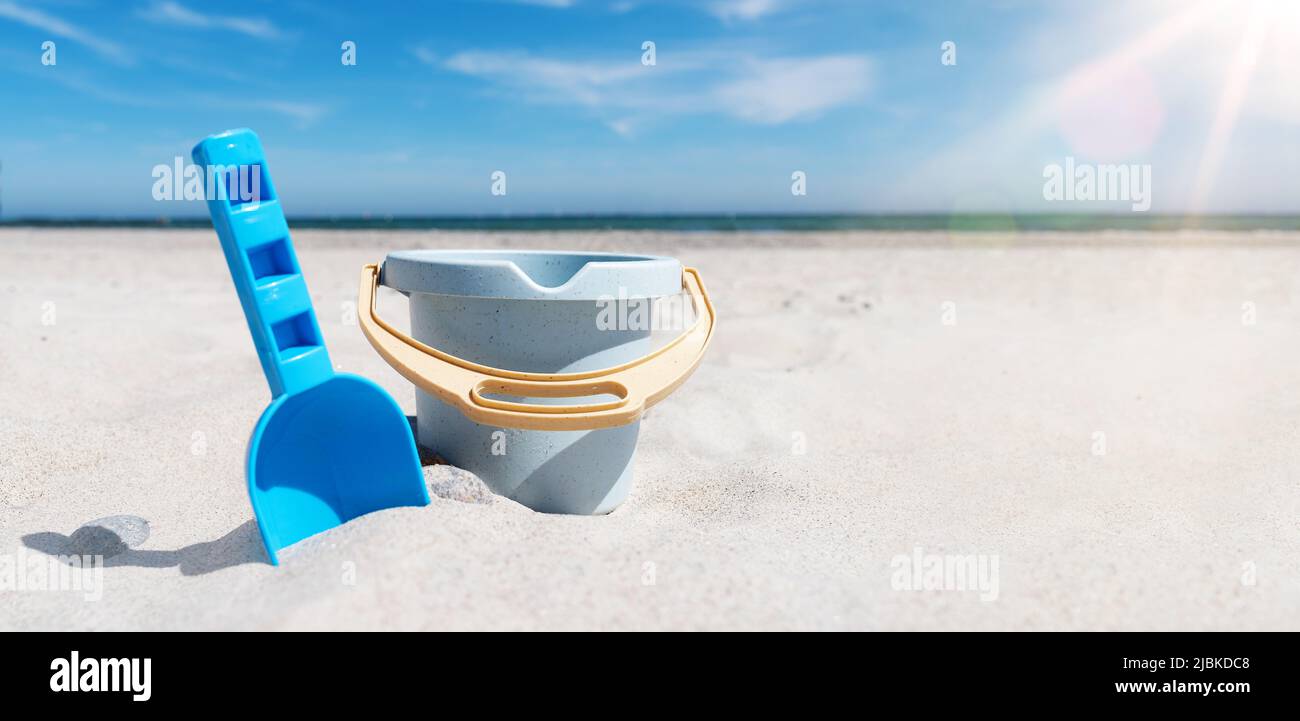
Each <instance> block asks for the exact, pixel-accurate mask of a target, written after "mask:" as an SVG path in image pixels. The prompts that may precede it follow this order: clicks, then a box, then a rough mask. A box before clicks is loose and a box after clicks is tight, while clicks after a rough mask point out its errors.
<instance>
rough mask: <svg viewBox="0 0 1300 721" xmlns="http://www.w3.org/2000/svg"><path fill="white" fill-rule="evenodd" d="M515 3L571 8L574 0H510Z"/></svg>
mask: <svg viewBox="0 0 1300 721" xmlns="http://www.w3.org/2000/svg"><path fill="white" fill-rule="evenodd" d="M510 2H512V3H514V4H516V5H538V6H540V7H544V8H571V7H573V6H574V5H575V4H576V3H575V2H574V0H510Z"/></svg>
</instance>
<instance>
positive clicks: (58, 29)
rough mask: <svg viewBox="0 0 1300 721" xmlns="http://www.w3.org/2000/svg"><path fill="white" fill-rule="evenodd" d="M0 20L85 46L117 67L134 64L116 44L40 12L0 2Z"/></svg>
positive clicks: (4, 1)
mask: <svg viewBox="0 0 1300 721" xmlns="http://www.w3.org/2000/svg"><path fill="white" fill-rule="evenodd" d="M0 18H8V19H10V20H13V21H14V22H18V23H22V24H23V25H27V26H29V27H34V28H36V29H38V30H44V31H45V32H47V33H49V34H51V35H53V36H55V37H58V38H66V39H68V40H71V41H73V42H75V43H79V44H81V45H85V46H86V47H88V48H90V49H91V50H94V51H95V52H96V53H98V54H99V55H100V56H102V57H104V58H106V59H108V60H111V61H113V62H115V63H117V64H119V65H131V64H133V62H134V60H133V58H132V57H131V54H130V53H128V52H127V51H126V50H125V49H124V48H122V47H121V46H120V45H118V44H117V43H114V42H110V41H108V40H105V39H103V38H101V37H99V36H98V35H96V34H95V33H92V32H90V31H88V30H85V29H83V28H80V27H78V26H76V25H73V24H72V23H69V22H65V21H63V20H60V19H59V18H56V17H54V16H53V15H49V14H47V13H44V12H41V11H40V10H34V9H32V8H25V7H22V6H20V5H18V4H16V3H12V2H7V0H0Z"/></svg>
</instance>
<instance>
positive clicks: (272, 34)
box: [139, 0, 283, 40]
mask: <svg viewBox="0 0 1300 721" xmlns="http://www.w3.org/2000/svg"><path fill="white" fill-rule="evenodd" d="M139 15H140V17H142V18H144V19H145V20H148V21H150V22H155V23H161V24H165V25H183V26H185V27H192V28H210V29H218V30H233V31H234V32H237V33H241V34H244V35H248V36H249V37H254V38H262V39H263V40H273V39H275V38H278V37H280V36H281V35H283V33H281V32H280V29H279V28H277V27H276V26H275V25H274V24H272V23H271V21H270V20H267V19H265V18H253V17H237V16H233V15H204V14H203V13H201V12H198V11H196V10H191V9H189V8H187V7H185V6H184V5H181V4H180V3H177V2H172V0H162V1H161V2H155V3H154V4H153V5H151V6H149V7H148V8H145V9H142V10H140V11H139Z"/></svg>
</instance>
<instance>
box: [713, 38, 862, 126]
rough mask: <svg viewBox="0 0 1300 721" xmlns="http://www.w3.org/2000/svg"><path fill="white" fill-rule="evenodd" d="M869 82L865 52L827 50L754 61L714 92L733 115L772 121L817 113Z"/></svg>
mask: <svg viewBox="0 0 1300 721" xmlns="http://www.w3.org/2000/svg"><path fill="white" fill-rule="evenodd" d="M870 85H871V62H870V61H869V60H867V58H865V57H863V56H861V55H827V56H823V57H817V58H790V59H785V60H767V61H762V62H759V63H755V64H754V67H753V68H752V69H751V70H750V72H749V73H748V74H747V75H746V76H745V77H741V78H739V79H737V80H734V81H732V82H730V83H727V84H726V85H723V86H722V87H720V88H718V91H717V96H718V98H719V99H720V100H721V101H722V103H723V105H724V106H725V107H726V108H728V109H729V112H731V113H732V114H733V115H735V116H736V117H739V118H742V119H744V120H749V121H752V122H756V123H768V124H775V123H784V122H786V121H789V120H795V119H802V118H811V117H816V116H817V115H819V114H821V113H822V112H823V111H826V110H829V109H830V108H833V107H836V106H838V105H843V104H845V103H847V102H850V101H853V100H857V99H859V98H861V97H862V96H864V95H865V94H866V92H867V90H868V88H869V87H870Z"/></svg>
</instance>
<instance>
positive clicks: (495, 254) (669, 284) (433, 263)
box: [380, 248, 682, 300]
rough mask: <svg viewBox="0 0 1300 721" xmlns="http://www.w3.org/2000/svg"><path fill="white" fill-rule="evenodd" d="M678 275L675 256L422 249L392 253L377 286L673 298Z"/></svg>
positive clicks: (532, 295)
mask: <svg viewBox="0 0 1300 721" xmlns="http://www.w3.org/2000/svg"><path fill="white" fill-rule="evenodd" d="M547 259H559V260H560V262H558V263H546V262H545V261H546V260H547ZM681 273H682V265H681V262H680V261H678V260H677V259H676V258H672V257H669V256H663V255H650V254H644V253H619V252H610V251H584V250H514V249H506V248H491V249H447V248H427V249H415V250H397V251H392V252H390V253H389V254H388V255H387V257H386V258H385V259H384V263H383V267H382V269H381V273H380V283H381V284H383V285H385V286H388V287H390V288H393V289H395V290H397V291H399V292H401V293H404V294H407V295H410V294H430V295H452V296H467V297H486V298H502V299H537V300H598V299H601V298H605V297H608V296H614V295H617V296H619V297H622V298H645V297H658V296H669V295H676V294H678V293H680V292H681Z"/></svg>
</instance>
